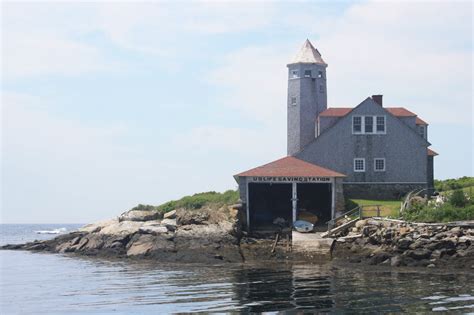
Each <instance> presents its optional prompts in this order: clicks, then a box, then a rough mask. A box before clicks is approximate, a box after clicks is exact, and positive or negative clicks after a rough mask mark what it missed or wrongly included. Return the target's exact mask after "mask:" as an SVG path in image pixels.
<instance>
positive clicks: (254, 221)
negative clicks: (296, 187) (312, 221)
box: [248, 183, 293, 230]
mask: <svg viewBox="0 0 474 315" xmlns="http://www.w3.org/2000/svg"><path fill="white" fill-rule="evenodd" d="M248 189H249V216H250V222H251V223H250V228H251V229H252V230H275V229H277V228H278V227H277V226H276V225H274V224H273V220H275V219H276V218H283V219H285V220H286V221H287V222H288V225H290V224H291V223H292V221H293V220H292V205H291V194H292V187H291V184H264V183H250V184H249V187H248Z"/></svg>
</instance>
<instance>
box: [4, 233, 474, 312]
mask: <svg viewBox="0 0 474 315" xmlns="http://www.w3.org/2000/svg"><path fill="white" fill-rule="evenodd" d="M78 226H79V225H0V243H1V244H6V243H21V242H26V241H31V240H34V239H46V238H50V237H54V236H55V235H54V234H37V233H36V231H43V232H44V231H53V230H57V231H56V232H61V231H64V229H66V230H67V231H70V230H72V229H75V228H77V227H78ZM61 228H64V229H63V230H58V229H61ZM0 284H1V286H0V290H1V291H0V313H1V314H166V313H180V312H245V313H248V312H268V313H277V312H280V311H289V312H293V313H296V312H300V311H301V312H318V311H319V312H329V313H380V312H403V313H414V312H421V313H427V312H430V313H431V312H439V313H450V314H452V313H460V314H466V313H471V314H472V313H474V275H473V272H469V271H464V272H463V271H458V270H452V271H439V270H431V269H392V270H390V269H387V268H367V267H364V268H360V267H359V266H356V265H348V266H347V267H336V266H333V265H331V264H330V263H328V264H323V265H309V264H308V265H286V264H274V265H269V264H262V265H241V264H232V265H214V266H209V265H193V264H191V265H190V264H160V263H156V262H131V261H124V260H103V259H97V258H87V257H77V256H68V255H59V254H49V253H31V252H25V251H0Z"/></svg>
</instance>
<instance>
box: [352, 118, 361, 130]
mask: <svg viewBox="0 0 474 315" xmlns="http://www.w3.org/2000/svg"><path fill="white" fill-rule="evenodd" d="M352 133H362V116H352Z"/></svg>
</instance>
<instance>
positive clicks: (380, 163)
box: [374, 159, 385, 172]
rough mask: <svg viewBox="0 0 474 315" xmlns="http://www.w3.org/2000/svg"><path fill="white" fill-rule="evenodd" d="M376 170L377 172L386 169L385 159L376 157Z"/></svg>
mask: <svg viewBox="0 0 474 315" xmlns="http://www.w3.org/2000/svg"><path fill="white" fill-rule="evenodd" d="M374 171H376V172H383V171H385V159H374Z"/></svg>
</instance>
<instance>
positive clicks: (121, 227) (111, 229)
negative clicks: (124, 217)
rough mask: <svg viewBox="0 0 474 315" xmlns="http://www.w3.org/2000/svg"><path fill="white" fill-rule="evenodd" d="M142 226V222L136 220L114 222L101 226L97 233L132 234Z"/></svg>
mask: <svg viewBox="0 0 474 315" xmlns="http://www.w3.org/2000/svg"><path fill="white" fill-rule="evenodd" d="M142 226H143V222H136V221H122V222H116V223H113V224H110V225H107V226H105V227H103V228H102V229H101V230H100V231H99V234H102V235H121V234H134V233H137V232H138V231H139V230H140V227H142Z"/></svg>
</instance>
